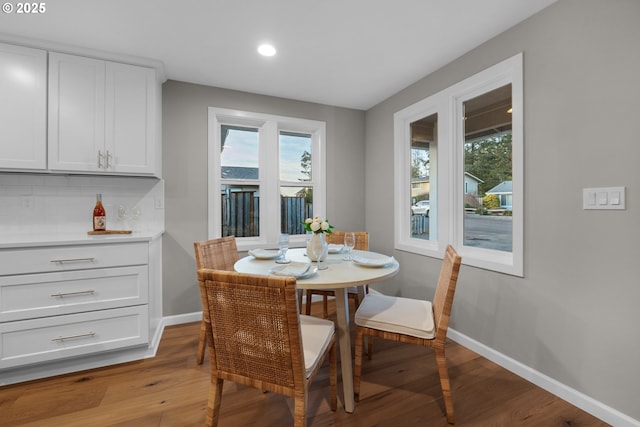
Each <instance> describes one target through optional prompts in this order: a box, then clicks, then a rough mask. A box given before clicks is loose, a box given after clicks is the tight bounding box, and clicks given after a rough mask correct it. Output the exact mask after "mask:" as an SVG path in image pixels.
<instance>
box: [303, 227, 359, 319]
mask: <svg viewBox="0 0 640 427" xmlns="http://www.w3.org/2000/svg"><path fill="white" fill-rule="evenodd" d="M344 234H345V232H344V231H334V232H333V233H331V234H327V235H326V239H327V243H328V244H336V245H342V244H344ZM354 234H355V235H356V244H355V246H354V247H353V248H354V249H359V250H362V251H368V250H369V233H367V232H366V231H356V232H354ZM366 290H367V289H366V286H365V292H366ZM313 295H322V315H323V317H324V318H325V319H326V318H327V317H329V307H328V302H327V300H328V297H334V296H335V295H336V293H335V292H334V291H333V290H330V289H328V290H325V289H307V294H306V298H307V302H306V305H305V313H306V314H307V315H309V314H311V299H312V297H313ZM347 295H348V296H349V299H351V300H353V304H354V306H355V308H356V309H357V308H358V305H359V304H360V297H359V296H358V288H357V287H356V286H352V287H350V288H349V289H347Z"/></svg>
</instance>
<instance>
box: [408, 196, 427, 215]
mask: <svg viewBox="0 0 640 427" xmlns="http://www.w3.org/2000/svg"><path fill="white" fill-rule="evenodd" d="M411 215H422V216H429V201H428V200H420V201H419V202H418V203H416V204H415V205H413V206H411Z"/></svg>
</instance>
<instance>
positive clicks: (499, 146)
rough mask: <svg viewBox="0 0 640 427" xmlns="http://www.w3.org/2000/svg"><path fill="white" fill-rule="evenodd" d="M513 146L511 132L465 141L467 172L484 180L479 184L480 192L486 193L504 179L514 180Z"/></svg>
mask: <svg viewBox="0 0 640 427" xmlns="http://www.w3.org/2000/svg"><path fill="white" fill-rule="evenodd" d="M511 147H512V144H511V133H506V134H503V135H497V136H487V137H486V138H483V139H477V140H473V141H469V142H466V143H465V145H464V151H465V154H464V168H465V172H469V173H470V174H472V175H474V176H477V177H478V178H480V179H481V180H483V181H484V182H483V183H480V184H478V192H479V193H480V194H485V193H486V192H487V191H488V190H490V189H492V188H493V187H495V186H496V185H498V184H500V183H501V182H502V181H511V180H512V178H511V176H512V163H511Z"/></svg>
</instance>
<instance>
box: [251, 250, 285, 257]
mask: <svg viewBox="0 0 640 427" xmlns="http://www.w3.org/2000/svg"><path fill="white" fill-rule="evenodd" d="M248 253H249V255H251V256H252V257H254V258H263V259H270V258H275V257H277V256H278V255H280V251H279V250H277V249H251V250H250V251H249V252H248Z"/></svg>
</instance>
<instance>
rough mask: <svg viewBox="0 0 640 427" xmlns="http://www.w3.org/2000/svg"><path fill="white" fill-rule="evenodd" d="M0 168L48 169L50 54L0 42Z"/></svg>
mask: <svg viewBox="0 0 640 427" xmlns="http://www.w3.org/2000/svg"><path fill="white" fill-rule="evenodd" d="M0 94H1V95H0V168H3V169H11V170H13V169H16V170H43V169H46V167H47V163H46V162H47V154H46V153H47V108H46V107H47V52H46V51H44V50H39V49H31V48H25V47H20V46H13V45H8V44H1V43H0Z"/></svg>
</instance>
